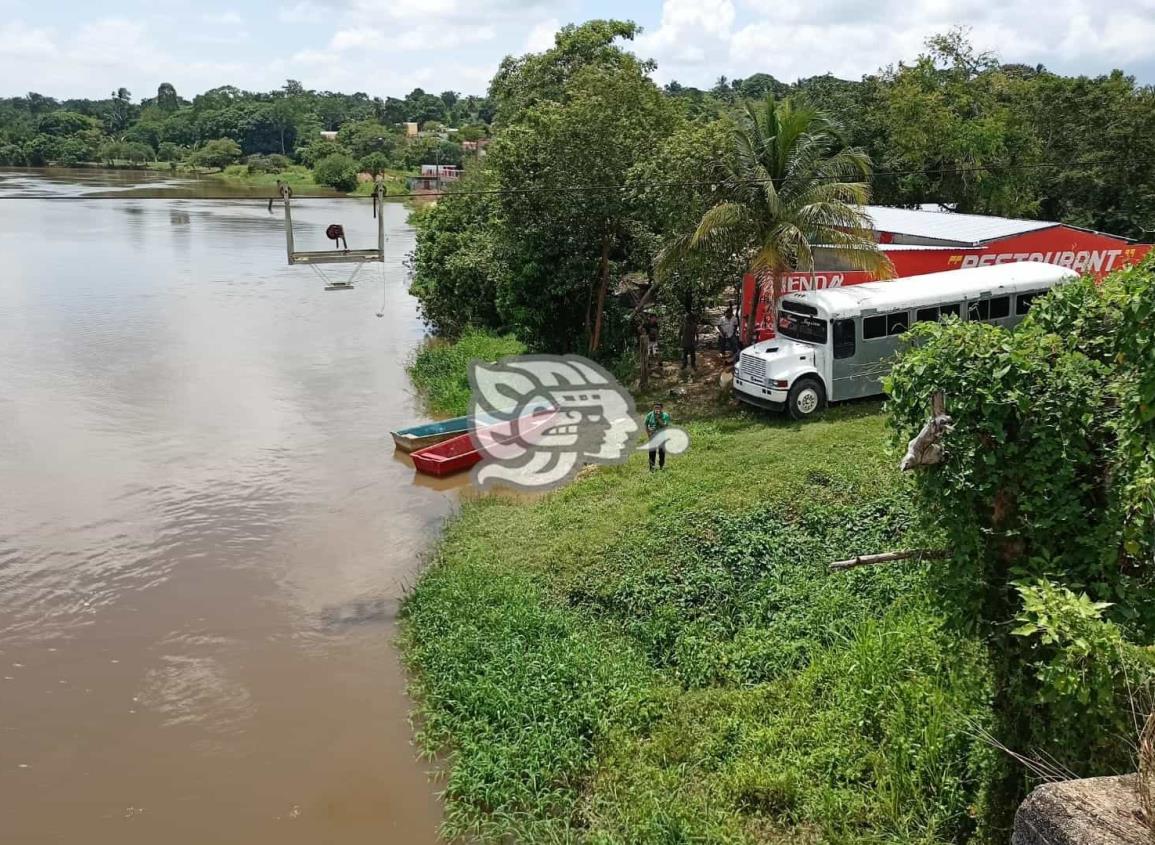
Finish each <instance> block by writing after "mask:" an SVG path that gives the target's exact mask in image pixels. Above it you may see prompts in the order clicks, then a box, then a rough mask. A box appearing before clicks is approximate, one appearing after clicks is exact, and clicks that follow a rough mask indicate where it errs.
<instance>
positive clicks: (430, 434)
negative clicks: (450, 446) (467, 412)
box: [389, 417, 473, 452]
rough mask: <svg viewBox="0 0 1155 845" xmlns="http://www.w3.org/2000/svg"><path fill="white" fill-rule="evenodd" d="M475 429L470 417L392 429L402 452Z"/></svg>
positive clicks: (394, 439) (395, 440)
mask: <svg viewBox="0 0 1155 845" xmlns="http://www.w3.org/2000/svg"><path fill="white" fill-rule="evenodd" d="M472 430H473V420H472V418H470V417H454V418H453V419H451V420H441V421H440V422H431V423H425V424H423V425H411V426H409V428H399V429H397V431H391V432H389V433H390V434H392V435H393V443H394V444H395V445H396V446H397V448H398V449H400V450H401V451H402V452H414V451H416V450H418V449H424V448H425V447H426V446H432V445H433V444H434V443H440V442H441V441H443V440H448V439H449V438H451V437H458V436H459V435H462V434H467V433H468V432H470V431H472Z"/></svg>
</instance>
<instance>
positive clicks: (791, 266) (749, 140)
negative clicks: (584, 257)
mask: <svg viewBox="0 0 1155 845" xmlns="http://www.w3.org/2000/svg"><path fill="white" fill-rule="evenodd" d="M732 144H733V150H732V153H731V156H730V157H729V159H728V160H727V161H726V162H725V163H724V164H723V165H722V168H723V171H724V172H723V176H722V179H721V180H720V182H721V184H720V185H719V193H720V194H721V196H722V197H723V199H722V200H721V201H720V202H718V203H717V204H716V205H715V206H714V207H713V208H711V209H709V210H708V211H707V212H706V213H705V214H704V215H702V219H701V221H700V222H699V223H698V226H697V228H696V229H695V230H694V231H693V232H691V233H688V234H686V235H683V236H682V237H680V238H678V239H676V240H675V241H674V242H672V243H671V244H670V245H669V246H668V247H667V248H666V249H664V250H663V251H662V253H661V254H660V255H659V257H658V269H659V275H664V274H665V273H668V272H669V271H670V270H671V269H672V268H673V265H674V263H675V262H677V261H679V260H680V259H684V258H685V257H686V256H687V255H688V254H691V253H696V252H700V251H705V250H710V251H713V250H716V249H719V248H722V249H725V250H732V251H734V253H736V254H738V255H740V256H742V257H743V259H744V260H745V263H746V266H748V267H749V269H750V271H751V272H752V273H753V274H754V276H755V278H756V279H757V280H758V287H759V290H758V291H757V292H758V293H761V291H762V290H763V289H765V288H767V287H768V288H769V293H770V300H771V304H773V303H774V301H775V300H776V299H777V297H778V295H779V294H780V293H781V279H782V276H783V275H784V274H786V273H789V272H791V271H796V270H803V271H812V270H814V250H815V248H816V247H822V248H823V249H824V250H826V251H828V252H830V253H833V254H834V255H835V256H837V257H838V258H840V259H842V260H843V261H844V262H846V263H847V264H848V265H849V266H851V267H852V268H854V269H856V270H868V271H870V272H871V273H873V274H875V275H876V276H877V277H878V278H891V277H892V276H893V275H894V268H893V266H892V265H891V263H890V260H889V259H888V258H887V257H886V256H885V255H884V254H883V253H882V251H881V250H880V249H879V248H878V245H877V244H876V243H875V242H874V237H873V234H872V230H871V223H870V219H869V218H868V217H867V215H866V212H865V210H864V208H863V206H864V205H865V204H866V203H867V202H868V201H869V200H870V186H869V185H868V184H867V180H868V179H869V178H870V173H871V165H870V157H869V156H868V155H867V154H866V153H865V152H864V151H862V150H861V149H858V148H852V147H846V146H845V145H844V143H843V142H842V138H841V135H840V133H839V131H838V129H837V127H836V126H835V125H834V124H833V122H832V121H831V120H830V119H829V118H828V117H826V116H825V115H823V114H821V113H820V112H819V111H817V110H816V109H813V108H810V107H808V106H795V105H794V104H793V103H791V101H789V100H785V101H783V102H781V103H779V102H776V101H775V99H774V97H773V95H770V96H768V97H767V98H766V100H765V101H763V102H762V103H760V104H756V105H752V104H747V105H746V107H745V109H744V110H743V112H742V113H741V114H740V115H739V116H738V118H737V120H736V121H735V124H734V127H733V130H732ZM755 302H757V297H755ZM754 311H755V309H754V308H751V309H750V314H749V315H748V317H747V323H746V337H747V338H752V337H753V336H754Z"/></svg>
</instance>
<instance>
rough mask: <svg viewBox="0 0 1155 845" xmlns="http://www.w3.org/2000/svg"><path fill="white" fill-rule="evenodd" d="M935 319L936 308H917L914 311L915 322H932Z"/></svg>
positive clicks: (936, 316) (936, 315)
mask: <svg viewBox="0 0 1155 845" xmlns="http://www.w3.org/2000/svg"><path fill="white" fill-rule="evenodd" d="M937 319H938V309H937V308H919V309H918V310H917V311H915V312H914V321H915V322H916V323H933V322H934V321H935V320H937Z"/></svg>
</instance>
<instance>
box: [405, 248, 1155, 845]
mask: <svg viewBox="0 0 1155 845" xmlns="http://www.w3.org/2000/svg"><path fill="white" fill-rule="evenodd" d="M1153 318H1155V267H1153V266H1151V265H1150V264H1148V265H1145V266H1143V267H1140V268H1138V269H1136V270H1132V271H1128V272H1124V273H1120V274H1116V275H1115V276H1113V277H1111V278H1109V279H1108V280H1107V281H1106V282H1105V283H1104V284H1103V285H1102V286H1098V287H1097V286H1096V285H1095V284H1094V283H1093V282H1092V281H1091V280H1090V279H1084V280H1082V281H1080V282H1077V283H1073V284H1071V285H1068V286H1066V287H1064V288H1060V289H1057V290H1056V291H1054V292H1052V293H1051V294H1049V295H1048V296H1047V297H1045V298H1044V299H1042V300H1040V301H1039V303H1038V304H1037V305H1036V309H1035V311H1034V312H1033V313H1032V315H1031V316H1030V317H1029V318H1028V319H1027V321H1026V322H1025V323H1024V324H1023V325H1022V326H1021V327H1020V328H1019V329H1018V330H1017V331H1016V332H1014V333H1010V332H1007V331H1005V330H1003V329H999V328H997V327H993V326H989V325H985V324H965V323H958V322H957V321H953V322H948V323H946V324H943V325H925V326H924V327H921V328H919V329H918V335H919V336H920V337H921V338H922V342H921V343H919V344H917V345H913V346H912V347H911V348H910V349H909V350H908V351H907V352H905V353H903V354H901V355H900V357H899V361H898V365H897V367H896V369H895V373H894V376H893V378H892V380H891V383H890V390H891V392H892V397H893V398H892V399H891V400H890V401H889V404H888V406H887V409H886V410H883V409H880V407H879V405H878V404H877V403H866V404H853V405H848V406H843V407H840V408H836V409H833V410H831V411H829V412H827V414H826V415H825V418H824V419H822V420H820V421H817V422H814V423H810V424H806V425H798V424H793V423H789V422H786V421H784V420H780V419H771V420H767V418H765V417H764V416H761V415H758V414H753V413H750V412H740V411H736V410H733V409H729V410H726V409H721V410H720V412H719V413H718V414H717V415H715V416H714V417H713V418H710V419H705V420H679V423H680V424H685V425H686V426H687V429H688V431H689V432H690V435H691V442H692V447H691V449H690V451H689V452H687V453H686V454H684V455H680V456H678V457H677V459H676V460H673V461H671V463H670V466H669V468H668V469H667V471H666V472H665V473H663V474H659V475H652V474H649V473H646V472H644V471H643V464H644V461H643V460H642V459H641V458H636V459H635V460H633V461H631V462H630V463H628V464H626V465H624V466H619V467H610V468H600V469H597V470H595V471H593V472H591V473H589V474H583V476H582V477H580V478H579V479H578V480H577V481H575V482H574V483H573V484H572V485H571V486H569V487H568V488H565V489H563V490H560V491H557V492H555V493H551V494H549V495H546V496H543V497H541V498H537V499H533V500H529V501H527V500H524V499H518V498H512V497H507V496H502V495H487V496H481V497H477V498H471V499H469V500H467V501H466V502H465V503H464V504H463V506H462V508H461V511H460V513H459V514H458V515H457V516H456V517H455V518H454V519H453V520H452V521H451V522H450V523H449V525H448V526H447V529H446V532H445V535H444V537H443V538H442V540H441V542H440V543H439V544H438V546H437V548H436V550H435V552H434V555H433V559H432V560H431V562H430V566H429V568H428V569H427V570H426V572H425V574H424V576H423V577H422V579H421V581H420V583H419V584H418V585H417V587H416V589H415V590H414V592H413V593H412V595H411V596H410V597H409V598H408V600H407V601H406V603H405V606H404V611H403V645H404V652H405V655H406V660H407V661H408V664H409V666H410V668H411V670H412V671H413V677H414V682H413V689H414V693H415V696H416V700H417V702H418V709H417V717H418V718H417V724H418V726H419V738H420V740H421V742H422V743H423V745H424V746H425V747H426V748H427V749H428V750H429V751H430V752H434V751H438V752H448V756H447V757H446V765H447V768H448V775H447V781H446V786H445V798H446V821H445V827H446V833H447V834H448V835H450V836H470V835H472V836H476V837H479V838H480V839H482V840H484V841H497V840H501V839H503V837H512V839H513V840H514V841H524V842H557V841H584V842H605V843H608V842H733V843H749V842H768V841H826V842H926V843H930V842H962V841H968V840H972V841H979V842H992V843H993V842H1005V841H1006V838H1007V836H1008V832H1007V829H1006V826H1007V824H1008V822H1009V812H1010V811H1011V810H1012V809H1013V807H1014V804H1015V803H1016V802H1017V800H1019V799H1020V798H1021V797H1022V795H1023V794H1024V790H1025V789H1026V788H1027V786H1028V785H1029V782H1030V779H1029V770H1028V768H1027V767H1024V766H1023V765H1021V764H1020V763H1019V762H1017V761H1015V760H1013V759H1012V758H1011V757H1009V756H1008V755H1006V754H1004V753H1003V752H1002V751H1001V750H998V749H997V747H996V744H997V743H1003V744H1006V745H1007V746H1008V747H1009V748H1010V749H1011V750H1013V751H1016V752H1019V753H1023V754H1026V755H1028V756H1030V755H1033V754H1037V755H1041V757H1040V759H1041V760H1043V761H1046V762H1049V763H1058V764H1061V765H1062V766H1063V767H1064V768H1066V769H1068V770H1069V771H1072V772H1074V773H1077V774H1080V775H1091V774H1101V773H1106V772H1117V771H1123V770H1126V769H1127V768H1128V767H1129V766H1130V765H1132V764H1133V761H1132V760H1131V759H1130V757H1131V748H1132V746H1131V744H1130V742H1129V741H1128V739H1127V734H1128V733H1129V732H1133V730H1134V720H1135V714H1134V712H1133V710H1132V707H1134V706H1135V705H1136V704H1138V705H1144V704H1146V703H1147V702H1148V701H1149V699H1148V698H1147V696H1148V694H1149V690H1150V679H1151V677H1152V672H1153V670H1155V656H1153V653H1152V648H1151V646H1150V643H1152V642H1153V641H1155V602H1152V600H1151V591H1150V587H1151V584H1150V576H1151V571H1150V569H1151V567H1150V560H1151V551H1152V550H1151V545H1150V544H1151V538H1150V531H1149V528H1150V518H1151V513H1152V510H1151V509H1152V497H1151V490H1152V487H1153V484H1152V481H1151V478H1152V477H1155V473H1153V467H1155V458H1153V454H1155V453H1153V450H1152V438H1151V427H1152V424H1153V421H1155V379H1153V378H1152V375H1151V374H1152V373H1155V358H1153V352H1155V344H1153V343H1152V342H1151V341H1150V339H1149V337H1148V336H1147V333H1146V331H1145V329H1144V326H1146V325H1148V324H1149V321H1150V320H1151V319H1153ZM491 343H494V344H499V343H500V342H499V341H491ZM468 344H469V346H470V347H471V348H479V340H478V338H477V337H476V335H471V338H470V340H469V341H468ZM436 348H437V349H438V350H439V351H438V352H437V353H436V357H437V359H438V361H439V363H438V365H437V366H436V367H434V366H432V365H430V366H429V368H428V369H429V370H431V371H436V372H438V373H439V375H438V378H437V379H435V380H433V382H432V383H448V382H449V381H451V379H450V378H449V375H450V373H451V372H452V368H453V367H455V366H459V365H460V361H461V358H462V357H463V356H461V355H460V354H458V355H457V362H456V363H455V362H454V358H453V357H452V356H451V355H450V354H448V353H447V352H446V351H445V350H446V348H447V347H446V346H445V345H441V346H439V347H436ZM496 349H497V346H492V347H488V348H486V351H487V352H492V351H495V350H496ZM431 354H432V353H429V352H426V353H423V356H424V357H422V356H419V358H418V360H429V356H430V355H431ZM458 386H459V383H458ZM932 388H936V389H937V388H941V389H944V390H946V392H947V396H948V399H947V401H948V410H949V411H950V412H951V413H952V414H953V415H954V417H955V425H956V430H955V431H954V432H953V433H952V434H950V435H949V439H948V441H947V460H946V463H945V464H944V465H943V466H942V467H939V468H933V469H929V470H923V471H920V472H918V473H916V474H915V477H914V478H913V479H912V478H910V477H909V476H903V475H901V474H900V473H899V471H898V470H897V457H898V454H899V451H900V449H901V446H902V444H904V442H905V438H906V437H908V436H910V435H911V434H912V433H913V430H915V429H916V428H917V427H918V426H920V425H921V424H922V422H923V421H925V418H926V414H927V408H928V397H929V393H930V392H931V389H932ZM447 410H448V409H447ZM454 410H456V409H454ZM673 410H674V411H675V414H676V413H677V408H676V406H675V407H674V409H673ZM926 545H935V546H937V547H947V548H950V549H951V550H952V552H953V554H952V557H951V559H950V560H948V561H946V562H935V563H930V564H918V563H909V562H908V563H900V564H891V565H888V566H876V567H866V568H860V569H856V570H851V571H848V572H843V573H839V574H830V573H828V572H827V570H826V564H827V563H829V562H830V561H833V560H836V559H840V558H846V557H851V556H853V555H855V554H859V553H863V552H872V551H879V550H885V549H894V548H906V547H919V546H926ZM1140 718H1141V715H1140Z"/></svg>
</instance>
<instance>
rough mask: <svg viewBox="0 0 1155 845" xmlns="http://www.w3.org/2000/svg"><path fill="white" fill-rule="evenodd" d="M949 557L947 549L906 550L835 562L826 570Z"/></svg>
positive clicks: (840, 570) (859, 556) (860, 556)
mask: <svg viewBox="0 0 1155 845" xmlns="http://www.w3.org/2000/svg"><path fill="white" fill-rule="evenodd" d="M946 557H950V551H949V550H948V549H908V550H906V551H903V552H884V553H882V554H878V555H858V556H857V557H852V558H851V559H850V560H836V561H834V563H831V564H829V565H828V566H827V567H826V568H827V569H829V570H830V571H831V572H842V571H843V570H845V569H854V568H855V567H856V566H871V565H872V564H875V563H888V562H890V561H892V560H910V559H911V558H918V559H919V560H942V559H943V558H946Z"/></svg>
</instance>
